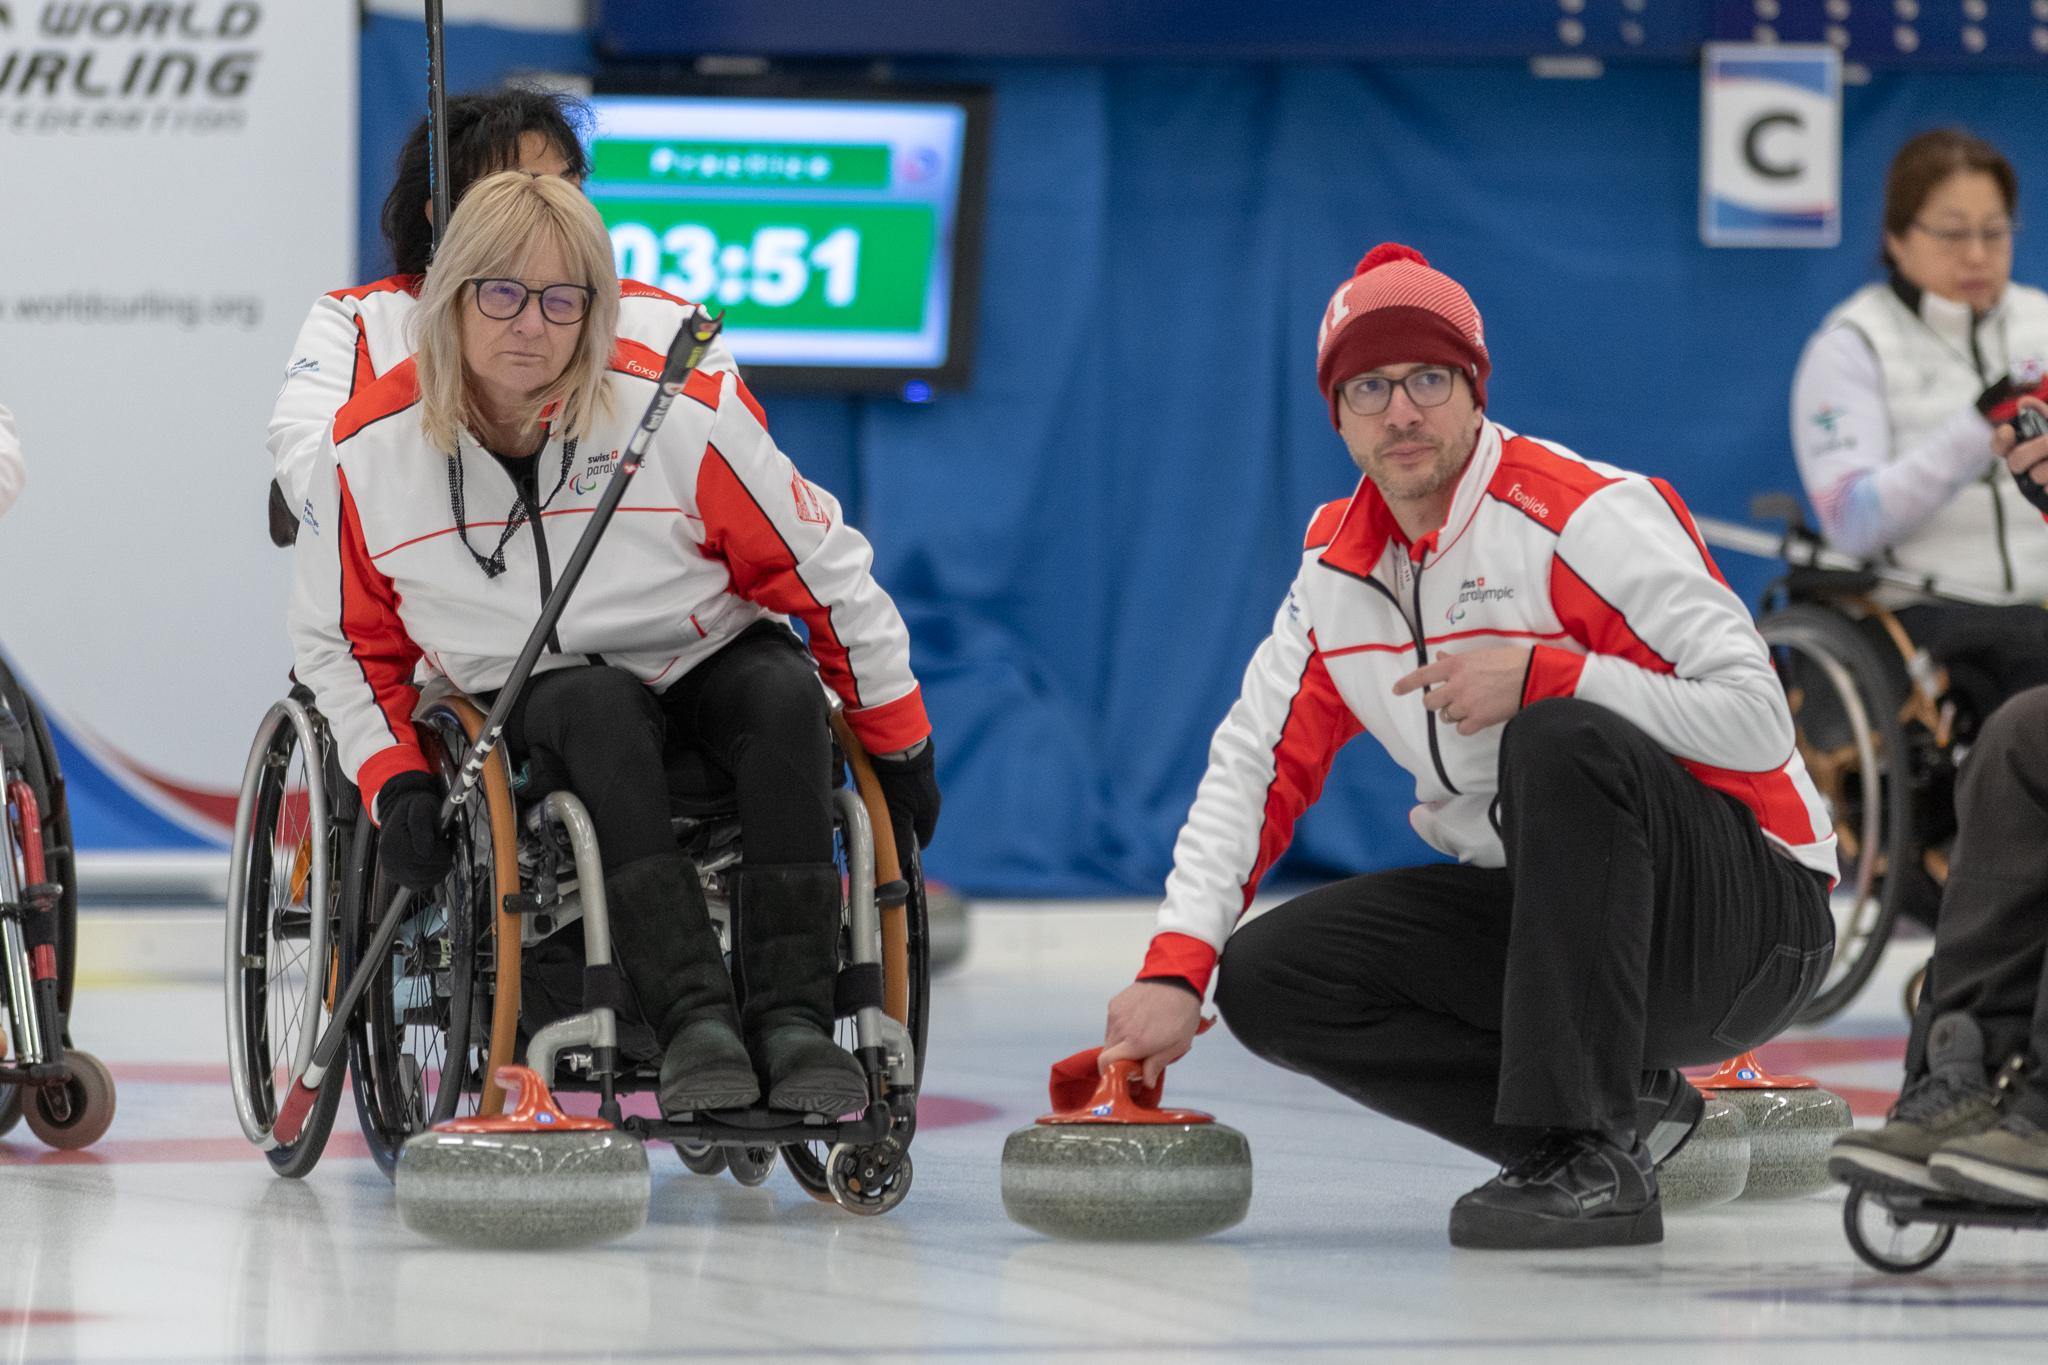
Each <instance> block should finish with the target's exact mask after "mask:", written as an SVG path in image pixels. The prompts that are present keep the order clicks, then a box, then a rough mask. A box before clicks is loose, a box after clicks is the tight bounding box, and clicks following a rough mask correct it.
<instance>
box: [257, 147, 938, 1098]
mask: <svg viewBox="0 0 2048 1365" xmlns="http://www.w3.org/2000/svg"><path fill="white" fill-rule="evenodd" d="M618 298H619V291H618V280H617V278H616V276H615V274H614V270H613V262H612V253H611V246H610V242H609V239H608V237H607V235H606V233H605V229H604V225H603V223H602V221H601V220H600V219H599V217H598V215H597V212H596V210H595V209H594V208H592V207H591V205H590V203H589V201H588V200H586V199H585V198H584V197H583V196H582V195H581V194H579V193H578V192H577V191H576V190H575V188H574V187H572V186H570V185H568V184H566V183H564V182H562V181H559V180H557V179H554V178H552V177H541V178H534V177H530V176H526V175H522V174H518V173H516V172H515V173H504V174H499V175H494V176H491V177H490V178H488V179H485V180H482V181H480V182H478V183H477V185H476V186H475V187H474V188H472V189H471V190H470V192H469V193H468V194H467V195H466V196H465V197H464V198H463V200H462V203H461V205H460V207H459V208H458V210H457V212H456V213H455V214H454V216H453V219H452V221H451V223H450V225H449V231H448V235H447V237H446V238H445V239H444V241H443V243H442V246H441V249H440V252H439V254H438V256H437V257H436V259H435V261H434V264H433V266H432V268H431V269H430V270H429V271H428V272H427V276H426V282H425V285H424V288H423V290H422V293H421V299H420V304H419V336H420V344H419V351H418V354H417V355H416V356H415V357H414V358H413V359H412V360H409V361H406V362H404V363H402V364H400V365H397V366H395V367H394V368H393V369H392V370H391V371H389V372H388V373H387V374H385V375H384V376H383V377H382V378H380V379H379V380H378V381H377V382H376V383H375V384H373V385H372V386H370V387H369V388H368V389H367V390H365V391H364V392H362V393H360V394H358V395H357V396H356V397H355V398H354V399H352V400H351V401H350V402H349V403H348V404H347V406H345V407H344V408H343V409H342V410H341V413H340V414H339V416H338V417H337V418H336V419H335V422H334V425H333V428H332V430H331V431H330V433H329V435H328V437H327V439H326V441H325V443H324V447H323V451H322V455H321V459H320V462H319V465H320V467H319V470H318V472H317V474H316V476H315V479H314V491H313V494H312V497H311V499H310V501H311V504H312V508H313V512H312V515H311V516H309V517H308V518H306V519H305V523H304V528H305V532H306V533H303V534H301V535H300V536H299V538H298V542H297V546H296V548H295V551H294V567H293V592H292V606H291V615H290V623H291V631H292V637H293V642H294V646H295V650H296V655H297V675H298V677H299V678H300V679H301V680H302V681H304V682H306V683H307V684H308V685H310V686H311V687H312V688H313V690H314V692H315V693H316V694H317V697H318V701H319V706H320V709H321V711H322V712H324V713H325V715H326V716H327V718H328V722H329V724H330V726H331V727H332V730H333V733H334V736H335V742H336V743H337V745H338V746H339V749H340V754H341V763H342V768H343V771H344V772H346V773H348V774H350V775H352V776H353V777H354V778H355V780H356V782H357V784H358V786H359V787H360V789H361V794H362V799H363V802H364V805H365V807H366V808H367V809H368V810H369V811H370V812H371V813H372V816H373V818H374V819H375V820H376V821H377V823H378V825H379V826H380V828H381V837H380V857H381V860H382V865H383V868H384V871H385V873H386V875H387V876H389V877H391V878H392V879H394V880H396V881H398V882H400V883H403V884H405V885H408V886H412V887H415V888H421V889H424V888H429V887H432V886H435V885H437V884H438V883H439V882H440V881H441V880H442V878H443V877H445V876H446V875H447V873H448V871H449V868H450V863H451V857H452V851H451V847H450V844H449V842H448V839H447V837H446V835H445V834H444V833H442V832H441V831H440V830H439V829H438V828H437V821H436V819H435V816H436V811H437V808H438V805H439V803H440V801H441V799H442V795H443V792H442V786H441V780H440V778H439V777H437V776H435V775H434V772H433V770H432V768H431V765H430V764H429V762H428V761H427V758H426V757H425V756H424V755H423V753H422V750H421V748H420V745H419V741H418V738H417V736H416V735H415V732H414V729H413V725H412V720H411V717H412V715H413V710H414V706H415V702H416V698H417V690H416V688H415V686H414V683H415V677H416V673H415V670H416V669H419V670H421V672H423V673H424V674H426V675H428V676H435V675H438V676H442V677H445V678H447V679H448V680H449V681H450V682H452V683H453V684H454V685H455V686H456V687H458V688H460V689H461V690H463V691H465V692H467V693H469V694H470V695H472V696H475V697H478V698H479V699H487V698H489V697H491V696H493V695H494V693H495V689H496V688H498V687H499V686H500V685H501V684H502V683H503V682H504V680H505V678H506V676H507V674H508V673H509V671H510V669H511V666H512V662H513V659H514V657H515V656H516V655H517V653H518V652H519V649H520V646H521V644H522V643H523V642H524V640H525V637H526V635H527V633H528V632H529V631H530V630H531V628H532V625H533V622H534V621H535V619H536V618H537V616H538V615H539V612H540V609H541V604H542V602H543V600H544V599H545V598H546V597H547V595H548V593H549V591H550V589H551V587H552V584H553V575H554V573H555V572H556V570H557V568H558V567H559V566H560V565H561V564H562V563H563V562H564V561H565V560H566V559H567V557H568V555H569V552H570V549H571V547H572V546H573V545H574V544H575V542H576V539H577V537H578V536H579V534H580V533H581V531H582V529H583V527H584V525H585V524H586V523H585V521H584V518H585V516H587V515H588V514H589V513H590V511H591V510H592V508H593V507H594V506H595V505H596V503H597V501H598V499H599V497H600V496H601V494H602V491H603V488H604V485H605V482H606V479H607V478H608V476H609V474H610V472H611V470H612V469H613V468H615V466H616V462H617V461H618V459H619V458H620V453H621V452H622V451H623V450H624V449H625V448H626V446H627V444H628V440H629V438H630V437H631V436H632V434H633V430H634V427H635V423H636V418H637V415H638V414H639V413H640V412H641V411H642V410H643V409H644V408H645V407H646V404H647V402H648V399H649V397H650V396H651V394H652V392H653V381H654V379H655V377H656V376H657V375H658V373H659V371H660V368H661V357H660V356H659V355H658V354H655V353H654V352H652V351H649V350H647V349H646V348H644V347H641V346H638V345H636V344H634V343H632V342H621V341H618V340H617V339H616V326H617V318H618V311H619V303H618ZM871 562H872V554H871V551H870V549H869V546H868V543H867V541H866V540H865V539H863V538H862V536H861V535H860V533H859V532H858V531H856V530H854V529H853V528H852V527H850V526H848V525H847V524H846V521H845V519H844V517H843V515H842V514H841V511H840V508H839V505H838V503H837V502H836V501H835V500H834V499H833V497H832V496H831V494H829V493H827V492H825V491H824V490H822V489H820V488H818V487H816V486H815V485H813V484H811V483H809V482H807V481H806V480H805V479H804V478H803V476H802V475H801V474H800V473H798V472H797V470H796V468H795V467H794V466H793V465H792V464H791V463H790V461H789V460H788V458H787V457H786V456H784V455H783V454H782V452H781V451H780V450H778V449H777V448H776V446H775V443H774V441H773V440H772V439H771V438H770V436H769V434H768V431H767V427H766V423H765V419H764V417H763V414H762V412H761V409H760V407H759V406H758V404H756V403H755V401H754V399H753V397H752V395H750V394H749V393H748V392H747V390H746V388H745V386H744V385H742V384H741V383H740V381H739V380H738V378H737V377H736V376H734V375H731V374H716V373H706V372H703V371H698V372H696V373H694V374H693V375H692V376H691V378H690V381H689V383H688V385H687V386H686V388H685V390H684V393H683V395H682V396H681V397H680V398H678V399H677V401H676V405H675V408H674V409H673V410H672V411H671V413H670V415H669V417H668V420H667V422H666V423H665V424H664V425H663V426H662V427H661V429H660V433H659V435H658V436H657V437H656V438H655V439H654V441H653V443H652V445H651V446H650V448H649V450H648V453H647V458H646V463H645V466H644V468H643V469H642V470H641V472H640V474H639V477H638V479H637V481H636V482H635V483H634V485H633V488H632V494H631V497H630V499H629V500H628V505H626V506H622V507H621V508H620V509H619V515H618V516H617V517H616V518H615V520H614V521H613V522H612V524H611V527H610V529H609V530H608V532H607V534H606V537H605V539H604V541H603V543H602V544H601V545H600V546H599V547H598V549H597V551H596V554H595V557H594V558H593V560H592V562H591V566H590V569H589V571H588V572H587V573H586V575H585V576H584V578H583V581H582V583H581V585H580V587H579V588H578V589H577V591H576V594H575V597H574V598H573V600H571V602H570V603H569V605H568V608H567V610H566V611H565V612H564V614H563V616H562V618H561V622H560V625H559V628H558V630H557V632H556V635H555V637H554V638H553V639H552V640H551V641H550V642H549V643H550V649H549V652H548V653H547V654H545V655H544V656H543V657H542V660H541V663H540V665H539V668H538V670H537V671H536V674H535V676H534V678H533V681H532V682H531V683H530V684H529V685H528V687H527V689H526V691H525V693H524V694H523V696H522V697H521V699H520V702H519V705H518V706H517V708H516V709H515V710H514V711H513V713H512V717H511V720H510V722H509V724H508V726H507V729H506V743H507V744H508V746H509V749H510V756H511V761H512V763H513V765H514V766H515V767H519V766H521V765H522V764H523V765H526V766H528V768H529V769H531V770H532V771H534V772H535V773H536V774H537V780H538V783H539V786H540V789H542V790H546V789H548V788H550V787H566V788H568V789H570V790H573V791H574V792H575V793H576V795H577V796H578V797H580V798H581V800H582V801H583V802H584V804H585V805H586V806H587V807H588V808H589V811H590V815H591V818H592V821H593V823H594V824H595V826H596V830H597V837H598V844H599V849H600V852H601V854H602V859H603V863H604V868H605V887H606V894H607V899H608V901H609V905H610V913H611V923H612V930H613V937H614V939H615V941H616V947H617V953H618V958H619V961H620V963H621V965H622V967H623V968H624V971H625V974H626V977H627V980H628V981H629V982H630V984H631V985H632V987H633V989H634V992H635V994H636V995H637V997H638V1002H639V1005H640V1008H641V1012H642V1013H643V1015H644V1016H645V1019H646V1021H647V1023H648V1024H649V1025H651V1027H652V1029H653V1034H654V1039H653V1042H654V1046H655V1048H656V1049H657V1050H658V1052H659V1055H660V1059H661V1066H660V1083H659V1089H658V1091H657V1098H658V1100H659V1103H660V1106H661V1109H662V1111H663V1113H664V1114H677V1113H683V1112H690V1111H698V1110H723V1109H733V1108H740V1107H744V1106H748V1105H752V1104H754V1103H755V1102H757V1101H758V1100H760V1099H761V1098H763V1097H764V1096H765V1098H766V1101H767V1103H768V1104H769V1106H770V1107H772V1108H776V1109H784V1110H797V1111H803V1112H806V1113H814V1114H826V1115H839V1114H844V1113H848V1112H851V1111H854V1110H857V1109H859V1108H861V1107H862V1105H864V1104H865V1103H866V1100H867V1093H868V1092H867V1081H866V1076H865V1073H864V1072H863V1070H862V1068H861V1066H860V1064H859V1063H858V1062H857V1061H856V1060H855V1059H854V1058H853V1057H852V1056H851V1055H850V1054H849V1053H847V1052H846V1051H845V1050H844V1049H842V1048H840V1047H839V1046H838V1045H837V1044H835V1043H834V1042H833V1040H832V1036H831V1029H832V1023H833V1014H834V1009H833V1003H834V1002H833V984H834V977H835V974H836V970H837V954H836V948H837V934H838V926H839V907H840V903H841V896H840V885H839V877H838V872H837V870H836V866H835V865H834V863H833V861H832V858H833V842H832V839H833V836H832V815H831V804H830V799H829V796H828V793H829V790H830V786H831V782H832V772H831V768H832V758H831V739H830V731H829V728H828V724H829V717H828V701H827V698H826V695H825V692H824V690H823V689H822V688H821V687H820V686H819V678H820V677H821V676H822V678H823V680H824V682H825V684H826V685H827V686H829V687H830V688H831V689H832V690H833V692H835V693H836V694H837V696H838V697H839V699H840V701H841V703H842V704H843V706H844V709H845V714H846V718H847V720H848V722H849V723H850V725H851V728H852V730H853V732H854V733H855V734H856V735H857V736H858V737H859V739H860V740H861V742H862V744H863V745H864V746H865V747H866V748H867V749H868V750H869V751H870V752H871V753H873V754H874V755H876V759H875V768H876V773H877V776H878V777H879V778H880V779H881V783H882V786H883V790H884V792H885V794H886V795H887V797H888V800H889V804H890V807H891V812H892V822H893V823H896V824H897V825H898V827H899V828H901V829H903V830H904V832H905V833H906V834H911V833H913V832H914V836H915V837H916V838H917V839H918V841H919V842H920V843H921V844H922V843H928V842H929V841H930V838H931V833H932V828H933V826H934V824H935V823H936V820H937V816H938V806H939V793H938V788H937V785H936V782H935V781H934V778H933V764H932V751H931V747H930V741H929V738H928V737H929V733H930V726H929V725H928V724H927V722H926V719H925V714H924V707H923V703H922V701H921V699H920V694H919V691H918V686H917V680H916V679H915V678H914V677H913V676H912V674H911V671H910V662H909V637H908V633H907V631H906V630H905V628H904V625H903V622H902V620H901V618H900V617H899V615H898V614H897V611H896V608H895V605H894V604H893V603H892V602H891V601H890V599H889V597H888V595H887V594H886V593H885V592H883V591H882V589H881V588H880V587H879V586H878V585H877V584H876V582H875V581H874V578H873V577H872V575H871V573H870V571H869V570H870V564H871ZM790 616H796V617H799V618H801V619H802V621H803V622H804V624H805V626H806V627H807V629H808V633H809V644H808V647H806V646H805V645H804V644H802V643H800V642H799V640H798V638H797V636H796V635H795V633H794V632H793V631H792V630H791V629H790V627H789V625H788V624H787V621H788V617H790ZM684 758H690V759H694V760H696V761H698V762H699V763H701V764H708V765H709V766H710V767H711V768H713V769H714V770H716V771H717V772H719V773H721V774H723V775H724V776H726V777H728V778H730V780H731V782H732V784H733V786H734V788H735V789H736V793H737V802H738V808H739V818H740V822H741V826H742V828H743V830H744V835H745V843H744V848H745V853H744V861H743V862H742V863H741V865H740V868H739V870H738V874H737V876H736V877H735V879H734V883H733V885H734V892H733V894H734V912H735V918H736V919H737V922H738V923H737V928H736V935H737V942H736V943H735V945H734V954H733V956H734V966H735V968H736V970H737V972H738V973H739V975H740V976H741V977H742V978H743V980H744V982H745V986H746V991H745V1005H744V1013H742V1011H741V1009H740V1008H739V1007H738V1006H737V1005H736V999H735V994H734V990H733V986H732V982H731V979H730V977H729V976H728V974H727V971H726V969H725V967H724V965H723V962H722V960H721V952H720V944H719V940H718V937H717V934H716V931H715V930H714V927H713V925H712V923H711V921H710V919H709V916H708V913H707V907H706V905H705V900H704V896H703V892H702V889H701V887H700V885H699V882H698V879H697V876H696V874H695V870H694V868H693V866H692V864H691V863H690V862H689V860H688V859H687V858H685V857H684V856H682V854H681V853H680V852H679V851H678V850H677V848H676V844H675V841H674V837H673V835H672V833H671V827H670V822H669V811H668V799H667V786H666V779H665V773H666V771H667V769H668V768H669V767H670V766H673V765H674V764H675V763H676V762H677V761H678V760H679V759H684Z"/></svg>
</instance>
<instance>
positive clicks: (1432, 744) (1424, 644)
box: [1316, 559, 1465, 796]
mask: <svg viewBox="0 0 2048 1365" xmlns="http://www.w3.org/2000/svg"><path fill="white" fill-rule="evenodd" d="M1316 563H1318V564H1322V565H1323V567H1324V568H1326V569H1329V570H1331V571H1332V572H1333V573H1340V574H1343V575H1344V576H1345V577H1347V578H1355V579H1357V580H1358V581H1359V582H1361V583H1364V584H1366V585H1367V586H1368V587H1371V588H1372V589H1374V590H1375V591H1376V592H1378V593H1379V595H1380V596H1382V597H1384V598H1386V599H1387V602H1388V603H1389V605H1391V606H1392V607H1393V608H1394V615H1396V616H1402V615H1404V613H1403V612H1402V610H1401V599H1400V598H1398V597H1396V596H1394V590H1393V589H1392V588H1389V587H1388V586H1387V585H1386V584H1384V583H1382V582H1380V581H1379V580H1378V579H1377V578H1373V577H1371V576H1370V575H1367V574H1355V573H1352V572H1351V571H1350V570H1348V569H1340V568H1338V567H1337V566H1336V565H1334V564H1324V563H1323V561H1322V560H1320V559H1319V560H1317V561H1316ZM1408 631H1409V634H1411V635H1413V636H1414V637H1415V666H1416V667H1417V668H1427V667H1428V666H1429V641H1428V640H1426V639H1425V638H1424V637H1423V634H1422V566H1421V565H1420V564H1417V565H1416V566H1415V619H1414V620H1412V621H1410V622H1408ZM1424 695H1427V689H1425V690H1424ZM1422 715H1423V725H1424V726H1425V727H1427V732H1428V734H1429V761H1430V762H1431V763H1432V764H1434V765H1435V766H1436V778H1437V781H1439V782H1441V783H1443V784H1444V787H1445V788H1446V789H1447V790H1448V791H1449V792H1450V793H1451V795H1453V796H1463V795H1464V794H1465V793H1463V792H1461V791H1459V790H1458V784H1457V783H1455V782H1453V781H1451V775H1450V774H1449V773H1448V772H1445V771H1444V758H1443V754H1442V752H1441V751H1439V750H1438V748H1437V743H1436V712H1434V711H1432V710H1430V709H1429V708H1428V707H1427V706H1425V707H1423V709H1422Z"/></svg>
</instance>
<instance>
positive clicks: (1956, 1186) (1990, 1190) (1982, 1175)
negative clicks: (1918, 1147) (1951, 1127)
mask: <svg viewBox="0 0 2048 1365" xmlns="http://www.w3.org/2000/svg"><path fill="white" fill-rule="evenodd" d="M1927 1169H1928V1171H1929V1172H1931V1173H1932V1174H1933V1175H1934V1177H1935V1179H1937V1180H1939V1181H1940V1182H1941V1187H1942V1189H1943V1191H1944V1192H1946V1193H1951V1194H1961V1195H1967V1196H1968V1197H1969V1198H1971V1199H1984V1200H1989V1201H1991V1202H1993V1203H1999V1204H2048V1178H2044V1177H2042V1176H2038V1175H2027V1174H2026V1173H2024V1172H2022V1171H2015V1170H2013V1169H2012V1168H2011V1167H2009V1166H2000V1165H1997V1164H1996V1163H1994V1162H1989V1161H1980V1160H1978V1159H1977V1158H1976V1157H1971V1156H1964V1155H1962V1154H1961V1153H1959V1152H1936V1153H1935V1154H1934V1155H1933V1156H1931V1157H1929V1158H1928V1159H1927Z"/></svg>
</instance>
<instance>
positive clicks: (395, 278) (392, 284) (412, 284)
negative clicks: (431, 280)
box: [327, 275, 427, 299]
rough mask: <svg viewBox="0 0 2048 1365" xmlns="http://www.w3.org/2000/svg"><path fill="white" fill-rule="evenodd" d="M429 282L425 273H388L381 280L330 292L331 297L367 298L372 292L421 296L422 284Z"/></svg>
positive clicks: (329, 296)
mask: <svg viewBox="0 0 2048 1365" xmlns="http://www.w3.org/2000/svg"><path fill="white" fill-rule="evenodd" d="M426 282H427V277H426V276H425V275H386V276H385V277H384V278H383V279H381V280H371V281H370V282H369V283H368V284H359V285H357V286H356V287H355V288H353V289H335V290H332V291H330V292H329V293H328V295H327V297H328V298H330V299H366V298H368V297H369V296H370V295H372V294H410V295H412V296H413V297H414V298H418V297H419V296H420V286H421V285H423V284H425V283H426Z"/></svg>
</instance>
